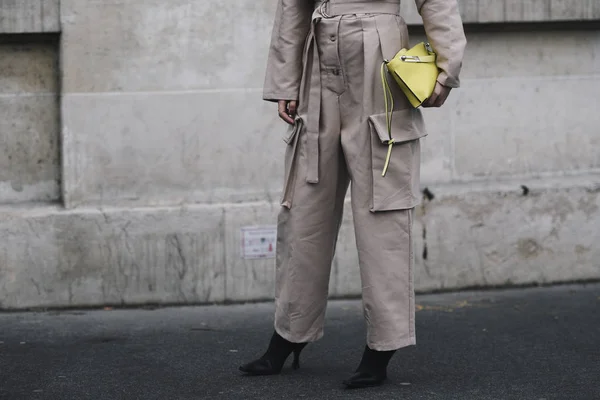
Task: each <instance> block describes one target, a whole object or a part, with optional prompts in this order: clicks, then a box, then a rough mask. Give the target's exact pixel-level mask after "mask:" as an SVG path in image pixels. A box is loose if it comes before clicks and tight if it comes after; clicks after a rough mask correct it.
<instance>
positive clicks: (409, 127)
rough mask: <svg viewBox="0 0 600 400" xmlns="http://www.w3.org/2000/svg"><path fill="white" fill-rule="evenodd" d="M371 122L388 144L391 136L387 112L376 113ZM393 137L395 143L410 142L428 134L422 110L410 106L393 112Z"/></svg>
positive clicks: (380, 137) (370, 118)
mask: <svg viewBox="0 0 600 400" xmlns="http://www.w3.org/2000/svg"><path fill="white" fill-rule="evenodd" d="M369 124H370V125H371V128H372V130H374V131H375V133H376V134H377V136H378V137H379V140H380V141H381V143H383V144H388V142H389V140H390V136H389V133H388V129H387V122H386V114H385V113H383V114H375V115H371V116H370V117H369ZM391 131H392V132H391V134H392V139H394V144H400V143H403V142H409V141H411V140H415V139H419V138H422V137H424V136H427V132H426V131H425V122H424V121H423V115H422V113H421V110H419V109H416V108H408V109H406V110H398V111H394V112H393V113H392V130H391Z"/></svg>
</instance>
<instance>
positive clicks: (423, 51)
mask: <svg viewBox="0 0 600 400" xmlns="http://www.w3.org/2000/svg"><path fill="white" fill-rule="evenodd" d="M436 59H437V55H436V54H435V52H434V51H433V49H432V48H431V46H430V45H429V43H424V42H421V43H419V44H417V45H416V46H415V47H413V48H412V49H410V50H408V49H402V50H400V51H399V52H398V53H397V54H396V55H395V56H394V58H393V59H392V60H390V61H388V60H384V61H383V63H382V64H381V82H382V84H383V93H384V99H385V114H386V123H387V130H388V134H389V138H390V139H389V140H388V141H387V143H386V144H387V145H388V146H389V148H388V153H387V157H386V160H385V165H384V167H383V172H382V173H381V176H385V174H386V173H387V169H388V166H389V165H390V157H391V155H392V148H393V147H394V139H393V138H392V113H393V110H394V97H393V96H392V90H391V89H390V85H389V84H388V81H387V74H386V73H385V72H386V69H387V71H388V72H389V73H390V75H392V77H393V78H394V80H395V81H396V83H397V84H398V86H400V89H401V90H402V92H404V94H405V95H406V97H407V98H408V101H409V102H410V104H412V106H413V107H415V108H417V107H420V106H421V104H423V103H424V102H425V100H427V99H428V98H429V97H431V94H432V93H433V90H434V89H435V84H436V81H437V78H438V75H439V70H438V67H437V64H436Z"/></svg>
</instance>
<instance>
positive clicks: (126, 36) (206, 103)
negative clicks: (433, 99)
mask: <svg viewBox="0 0 600 400" xmlns="http://www.w3.org/2000/svg"><path fill="white" fill-rule="evenodd" d="M50 3H52V2H48V3H47V4H50ZM405 3H406V4H410V2H405ZM488 3H490V4H488ZM3 4H6V1H4V2H2V3H0V9H2V7H1V5H3ZM274 7H275V5H274V3H273V1H270V0H260V1H246V0H244V1H236V2H235V4H234V2H222V1H217V0H172V1H170V2H168V3H167V2H164V1H159V0H127V1H125V0H121V1H94V2H82V1H79V0H61V2H60V27H61V41H60V54H59V57H60V61H61V62H60V65H61V68H60V71H59V72H58V73H59V74H60V82H61V122H62V124H61V135H60V139H61V143H62V168H61V175H62V182H61V183H62V206H64V207H62V206H54V205H35V206H34V205H32V204H29V203H27V201H31V200H40V199H42V197H40V195H38V196H37V197H36V196H30V198H27V197H26V196H23V195H21V197H19V196H17V195H16V194H15V192H16V191H15V190H14V189H12V190H13V191H10V190H9V189H8V188H9V187H12V186H10V185H9V184H8V183H6V184H5V188H4V189H2V190H0V195H3V196H4V198H5V200H4V203H8V202H9V201H8V200H6V199H8V198H9V194H10V195H12V196H13V197H12V198H10V199H11V200H10V202H11V203H15V202H19V203H21V204H12V205H5V206H1V207H0V215H1V216H2V217H1V218H0V237H2V238H3V239H4V240H2V241H1V242H0V308H25V307H35V306H76V305H97V304H105V303H111V304H122V303H126V304H140V303H145V302H159V303H191V302H223V301H244V300H256V299H268V298H271V297H272V294H273V278H274V274H273V273H274V264H273V260H272V259H263V260H247V259H243V258H242V257H241V252H240V230H241V229H242V228H243V227H247V226H257V225H259V226H262V225H267V226H272V225H274V224H275V218H276V215H277V210H278V198H279V192H280V189H281V183H282V160H283V153H284V150H285V143H284V142H283V141H282V140H281V137H282V135H283V134H284V132H285V130H286V128H285V126H284V125H282V123H280V122H279V121H278V118H277V116H276V112H275V110H274V108H273V105H272V104H267V103H264V102H262V101H261V100H260V98H261V86H262V80H263V76H264V64H265V56H266V49H267V46H268V41H269V36H270V30H271V25H272V19H273V13H274ZM13 9H14V7H13ZM2 12H5V11H2ZM461 12H462V13H463V16H464V17H465V21H466V22H468V23H469V24H472V25H470V26H471V28H470V29H469V34H468V39H469V48H468V52H467V56H466V59H465V68H464V73H463V76H462V82H463V86H462V88H461V89H459V90H456V91H454V92H453V93H452V94H451V97H450V99H449V103H448V105H447V106H445V107H444V108H443V109H440V110H433V111H432V110H428V111H427V112H426V117H427V121H428V127H429V132H430V135H429V136H428V137H427V138H426V139H425V140H424V156H423V170H422V174H423V186H424V187H427V188H428V189H429V190H430V191H431V192H432V193H433V194H434V196H435V197H434V198H433V199H431V200H425V201H424V203H423V205H422V206H421V207H419V209H418V221H417V226H416V229H415V230H416V231H417V232H419V235H418V240H417V243H416V253H417V255H418V257H417V258H418V259H417V264H418V265H417V274H416V277H415V281H416V287H417V289H418V290H434V289H456V288H462V287H468V286H490V285H505V284H531V283H549V282H558V281H570V280H580V279H584V280H585V279H599V278H600V264H599V262H598V260H599V259H600V248H599V246H597V245H596V244H595V243H594V240H593V238H597V237H600V196H599V193H600V156H598V152H597V151H595V149H597V148H598V145H600V143H599V142H600V133H599V131H598V126H600V114H599V113H597V112H596V110H597V109H598V100H597V98H596V95H595V94H596V93H597V92H598V91H599V90H600V61H598V60H600V29H598V26H597V21H598V20H600V9H599V8H598V7H597V5H596V2H593V1H592V2H571V1H558V0H548V1H542V0H539V1H535V2H533V1H532V2H526V3H523V2H515V1H508V0H506V1H501V2H500V1H498V2H493V4H491V2H488V1H483V0H479V1H476V0H470V1H462V2H461ZM405 15H406V18H407V20H408V21H409V22H411V23H413V24H417V25H418V24H419V20H418V17H417V14H416V12H415V10H414V6H413V7H412V9H411V8H410V7H409V8H406V9H405ZM22 19H24V18H22ZM231 20H236V21H239V23H237V24H230V23H229V22H228V21H231ZM585 20H588V21H587V22H585V25H584V22H583V21H585ZM490 21H493V22H497V23H498V24H497V25H494V26H492V28H490V26H489V25H486V28H485V29H479V28H477V27H478V26H479V25H478V24H479V23H487V22H490ZM532 21H582V22H581V25H579V24H578V23H571V24H569V26H568V28H563V26H562V25H560V24H558V25H557V24H555V23H553V24H550V25H549V24H546V23H545V22H539V23H536V24H531V22H532ZM503 22H520V23H523V24H522V25H518V26H517V28H515V27H514V26H513V28H512V29H511V31H506V32H505V31H503V30H502V27H503V24H502V23H503ZM0 26H3V25H1V24H0ZM0 37H1V36H0ZM422 39H423V38H422V37H421V36H419V35H418V34H417V35H415V36H414V37H413V39H412V42H414V43H416V42H417V41H419V40H422ZM49 54H53V53H51V52H50V53H49ZM557 55H560V56H557ZM54 56H56V54H54ZM0 60H3V58H2V57H0ZM10 60H12V61H0V64H2V63H7V65H9V66H2V65H0V71H1V70H5V69H7V68H8V69H11V68H12V69H15V70H18V71H21V72H20V73H23V74H28V75H27V76H28V77H29V78H27V79H25V80H26V81H30V80H31V77H33V76H37V75H36V74H35V73H32V72H31V73H27V72H26V70H25V69H22V68H15V67H14V65H16V64H15V63H17V61H16V60H17V58H14V60H13V59H12V58H11V59H10ZM26 64H28V65H29V63H26ZM31 64H36V63H31ZM36 65H38V66H39V63H37V64H36ZM0 76H3V74H0ZM1 79H3V78H0V80H1ZM17 80H18V79H16V78H11V79H10V82H11V83H10V85H13V86H14V85H15V84H14V82H15V81H17ZM4 85H5V84H4V83H3V84H2V86H1V87H4ZM6 85H8V84H6ZM27 90H30V89H27ZM46 92H47V93H52V91H51V90H49V89H46ZM10 93H13V94H14V93H18V94H20V95H21V94H22V93H27V92H26V90H25V89H21V88H17V89H13V91H12V92H10ZM11 96H12V95H11ZM0 101H1V98H0ZM44 110H50V108H49V107H46V108H44ZM0 112H2V111H0ZM48 112H49V111H48ZM20 115H24V114H23V112H17V111H11V114H10V116H9V117H4V118H3V119H1V120H5V121H11V122H10V124H12V121H14V120H18V119H19V118H18V117H19V116H20ZM35 115H38V114H35ZM21 119H22V118H21ZM1 120H0V121H1ZM28 120H31V121H38V120H39V118H29V119H28ZM4 123H5V124H6V122H4ZM0 124H2V122H0ZM40 124H41V123H40ZM0 126H1V125H0ZM10 126H11V128H10V129H11V130H10V131H11V132H17V129H16V128H14V127H12V125H10ZM40 126H48V127H51V126H52V125H49V124H41V125H40ZM6 129H7V128H3V129H2V131H0V132H8V130H6ZM51 130H52V129H51V128H48V129H46V130H44V129H42V132H43V134H44V135H46V136H45V137H46V138H48V137H55V136H53V135H52V133H51ZM30 136H31V135H30ZM30 136H28V137H30ZM0 137H2V138H3V140H9V139H8V138H10V140H13V141H14V140H15V137H19V138H24V137H25V135H22V134H21V135H16V134H10V135H8V134H4V133H2V136H0ZM5 138H7V139H5ZM19 140H21V139H19ZM23 140H24V139H23ZM3 154H6V155H3ZM13 154H15V151H7V152H5V153H2V151H1V150H0V165H3V164H2V163H3V162H4V161H3V160H4V158H3V157H5V158H7V157H8V156H10V155H13ZM53 154H56V153H53ZM51 158H52V157H50V156H48V157H45V158H44V160H45V161H44V162H47V163H48V160H50V159H51ZM25 160H29V158H22V159H21V161H19V162H17V163H16V164H11V165H12V166H11V167H10V168H7V171H8V172H2V173H4V174H8V175H6V176H9V177H10V176H14V175H15V174H18V173H20V172H19V171H21V169H23V168H24V167H23V165H27V162H28V161H25ZM48 164H52V163H51V162H50V163H48ZM20 168H21V169H20ZM10 174H12V175H10ZM0 178H1V179H0V182H12V180H11V179H9V178H3V177H2V175H0ZM44 179H46V178H44ZM55 181H56V180H55ZM522 186H523V187H526V188H527V190H524V189H523V188H522ZM0 188H2V186H0ZM55 198H57V196H56V195H53V196H49V197H47V199H55ZM351 221H352V219H351V215H350V214H349V213H347V214H346V216H345V220H344V223H343V226H342V232H341V235H340V242H339V245H338V253H337V255H336V259H335V262H334V265H333V274H332V280H331V285H330V288H331V294H332V296H346V295H356V294H359V293H360V281H359V275H358V267H357V258H356V252H355V248H354V236H353V233H352V223H351Z"/></svg>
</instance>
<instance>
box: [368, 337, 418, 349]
mask: <svg viewBox="0 0 600 400" xmlns="http://www.w3.org/2000/svg"><path fill="white" fill-rule="evenodd" d="M416 344H417V340H416V338H410V339H406V340H398V341H394V342H387V343H374V342H367V346H369V348H370V349H371V350H375V351H392V350H399V349H401V348H403V347H408V346H414V345H416Z"/></svg>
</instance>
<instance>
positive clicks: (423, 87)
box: [382, 43, 439, 108]
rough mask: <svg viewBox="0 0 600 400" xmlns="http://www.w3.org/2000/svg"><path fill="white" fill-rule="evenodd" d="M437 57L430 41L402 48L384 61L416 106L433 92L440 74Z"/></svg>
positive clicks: (411, 102)
mask: <svg viewBox="0 0 600 400" xmlns="http://www.w3.org/2000/svg"><path fill="white" fill-rule="evenodd" d="M436 58H437V56H436V54H435V53H434V51H433V49H432V48H431V46H430V45H429V43H419V44H418V45H416V46H415V47H413V48H412V49H410V50H407V49H402V50H400V51H399V52H398V54H396V55H395V56H394V58H392V59H391V60H390V61H387V60H386V61H384V62H383V64H384V65H385V66H386V67H387V70H388V71H389V73H390V75H392V78H394V80H395V81H396V83H398V86H400V89H402V91H403V92H404V94H405V95H406V97H407V98H408V100H409V101H410V104H412V106H413V107H415V108H417V107H419V106H420V105H421V104H423V102H424V101H425V100H427V99H428V98H429V97H430V96H431V94H432V93H433V89H434V88H435V82H436V80H437V78H438V75H439V70H438V67H437V65H436V63H435V61H436ZM382 76H383V75H382ZM384 79H385V77H384ZM384 84H385V82H384Z"/></svg>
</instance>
